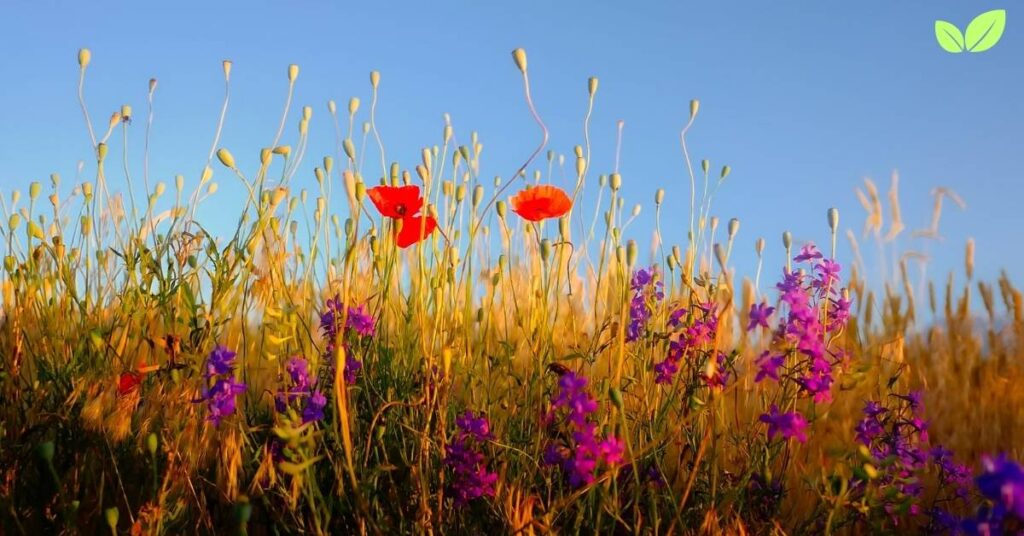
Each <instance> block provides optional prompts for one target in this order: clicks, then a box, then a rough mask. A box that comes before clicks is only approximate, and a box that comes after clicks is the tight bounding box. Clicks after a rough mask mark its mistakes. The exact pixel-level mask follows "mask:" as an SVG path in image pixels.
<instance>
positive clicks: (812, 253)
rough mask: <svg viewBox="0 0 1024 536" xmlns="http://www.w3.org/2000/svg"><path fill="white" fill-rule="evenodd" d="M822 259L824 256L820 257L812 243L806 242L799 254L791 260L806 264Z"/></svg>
mask: <svg viewBox="0 0 1024 536" xmlns="http://www.w3.org/2000/svg"><path fill="white" fill-rule="evenodd" d="M823 257H824V255H822V254H821V252H820V251H818V248H816V247H814V243H813V242H808V243H807V244H804V246H803V247H802V248H800V253H799V254H798V255H797V256H796V257H793V260H794V261H796V262H806V261H813V260H815V259H821V258H823Z"/></svg>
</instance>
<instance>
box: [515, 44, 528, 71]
mask: <svg viewBox="0 0 1024 536" xmlns="http://www.w3.org/2000/svg"><path fill="white" fill-rule="evenodd" d="M512 59H513V60H514V61H515V62H516V67H518V68H519V70H520V71H521V72H522V73H523V74H526V51H525V50H523V49H521V48H517V49H515V50H513V51H512Z"/></svg>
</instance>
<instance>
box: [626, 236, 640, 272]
mask: <svg viewBox="0 0 1024 536" xmlns="http://www.w3.org/2000/svg"><path fill="white" fill-rule="evenodd" d="M636 256H637V246H636V240H629V241H628V242H626V265H628V266H630V267H633V266H636Z"/></svg>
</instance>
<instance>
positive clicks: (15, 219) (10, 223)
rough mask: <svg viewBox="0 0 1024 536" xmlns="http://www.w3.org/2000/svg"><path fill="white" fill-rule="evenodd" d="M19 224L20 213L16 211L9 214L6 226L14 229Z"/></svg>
mask: <svg viewBox="0 0 1024 536" xmlns="http://www.w3.org/2000/svg"><path fill="white" fill-rule="evenodd" d="M19 225H21V215H20V214H18V213H14V214H11V217H10V218H9V219H8V220H7V228H8V229H9V230H11V231H14V230H15V229H17V228H18V226H19Z"/></svg>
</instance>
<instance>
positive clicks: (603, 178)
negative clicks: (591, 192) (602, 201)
mask: <svg viewBox="0 0 1024 536" xmlns="http://www.w3.org/2000/svg"><path fill="white" fill-rule="evenodd" d="M606 184H608V175H598V176H597V185H598V186H600V187H601V188H604V187H605V185H606Z"/></svg>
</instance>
